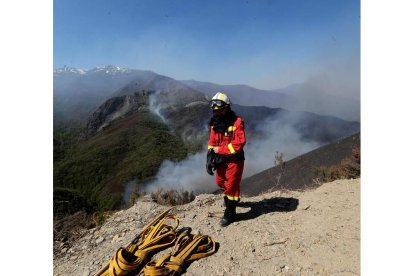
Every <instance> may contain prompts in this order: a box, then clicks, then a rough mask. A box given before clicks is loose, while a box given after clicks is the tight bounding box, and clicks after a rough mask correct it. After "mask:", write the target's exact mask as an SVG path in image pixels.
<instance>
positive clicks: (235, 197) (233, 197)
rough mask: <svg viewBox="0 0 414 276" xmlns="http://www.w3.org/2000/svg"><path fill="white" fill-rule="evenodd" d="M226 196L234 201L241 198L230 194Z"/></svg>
mask: <svg viewBox="0 0 414 276" xmlns="http://www.w3.org/2000/svg"><path fill="white" fill-rule="evenodd" d="M226 196H227V198H228V199H230V200H233V201H238V200H239V197H238V196H229V195H226Z"/></svg>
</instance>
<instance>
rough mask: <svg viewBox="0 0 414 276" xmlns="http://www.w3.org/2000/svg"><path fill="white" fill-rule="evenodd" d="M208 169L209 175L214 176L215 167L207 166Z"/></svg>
mask: <svg viewBox="0 0 414 276" xmlns="http://www.w3.org/2000/svg"><path fill="white" fill-rule="evenodd" d="M206 169H207V173H208V174H209V175H214V172H213V167H212V166H209V165H207V166H206Z"/></svg>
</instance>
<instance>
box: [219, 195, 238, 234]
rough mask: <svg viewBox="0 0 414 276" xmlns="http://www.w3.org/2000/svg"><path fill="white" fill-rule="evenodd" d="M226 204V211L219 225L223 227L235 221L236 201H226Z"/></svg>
mask: <svg viewBox="0 0 414 276" xmlns="http://www.w3.org/2000/svg"><path fill="white" fill-rule="evenodd" d="M226 204H227V205H226V210H224V216H223V218H222V219H221V221H220V225H221V226H223V227H224V226H227V225H229V224H230V223H232V222H234V221H235V220H236V205H237V201H234V200H228V199H227V202H226Z"/></svg>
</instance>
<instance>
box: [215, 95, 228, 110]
mask: <svg viewBox="0 0 414 276" xmlns="http://www.w3.org/2000/svg"><path fill="white" fill-rule="evenodd" d="M227 105H231V102H230V98H229V97H228V96H227V95H226V94H224V93H223V92H217V93H216V95H214V96H213V98H211V101H210V108H211V109H213V110H217V109H221V108H223V107H225V106H227Z"/></svg>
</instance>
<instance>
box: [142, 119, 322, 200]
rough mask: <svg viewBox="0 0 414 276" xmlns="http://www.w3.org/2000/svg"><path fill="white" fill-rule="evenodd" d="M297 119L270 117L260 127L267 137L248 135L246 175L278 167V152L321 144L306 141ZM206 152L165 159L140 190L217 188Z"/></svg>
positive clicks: (288, 153) (287, 154)
mask: <svg viewBox="0 0 414 276" xmlns="http://www.w3.org/2000/svg"><path fill="white" fill-rule="evenodd" d="M293 122H294V119H292V118H287V117H284V118H283V119H279V120H272V119H268V120H266V121H265V122H263V124H262V125H261V126H260V127H259V131H261V132H262V133H263V134H264V137H265V138H262V139H257V140H254V141H249V140H248V139H249V137H247V141H248V143H247V144H246V146H245V147H244V151H245V157H246V161H245V166H244V173H243V178H245V177H249V176H251V175H253V174H256V173H259V172H261V171H263V170H265V169H268V168H270V167H272V166H274V161H275V153H276V151H279V152H282V153H283V156H284V160H285V161H287V160H289V159H291V158H294V157H296V156H298V155H301V154H303V153H306V152H308V151H310V150H312V149H315V148H317V147H318V146H319V144H318V143H316V142H304V141H303V140H302V139H301V137H300V134H299V133H298V132H297V131H296V130H294V129H293V128H292V127H291V126H290V124H291V123H293ZM206 147H207V141H206ZM206 154H207V149H205V150H203V151H201V152H199V153H196V154H192V155H190V156H188V157H187V158H186V159H185V160H183V161H180V162H172V161H169V160H167V161H164V162H163V163H162V165H161V167H160V169H159V171H158V174H157V175H156V177H155V180H154V181H151V182H150V183H146V184H145V185H144V186H143V187H142V186H140V189H141V190H143V191H145V192H152V191H156V190H158V189H160V188H163V189H173V190H186V191H193V192H194V193H196V194H199V193H210V192H213V191H215V190H217V189H218V187H217V186H216V184H215V176H210V175H208V174H207V172H206V169H205V164H206Z"/></svg>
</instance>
